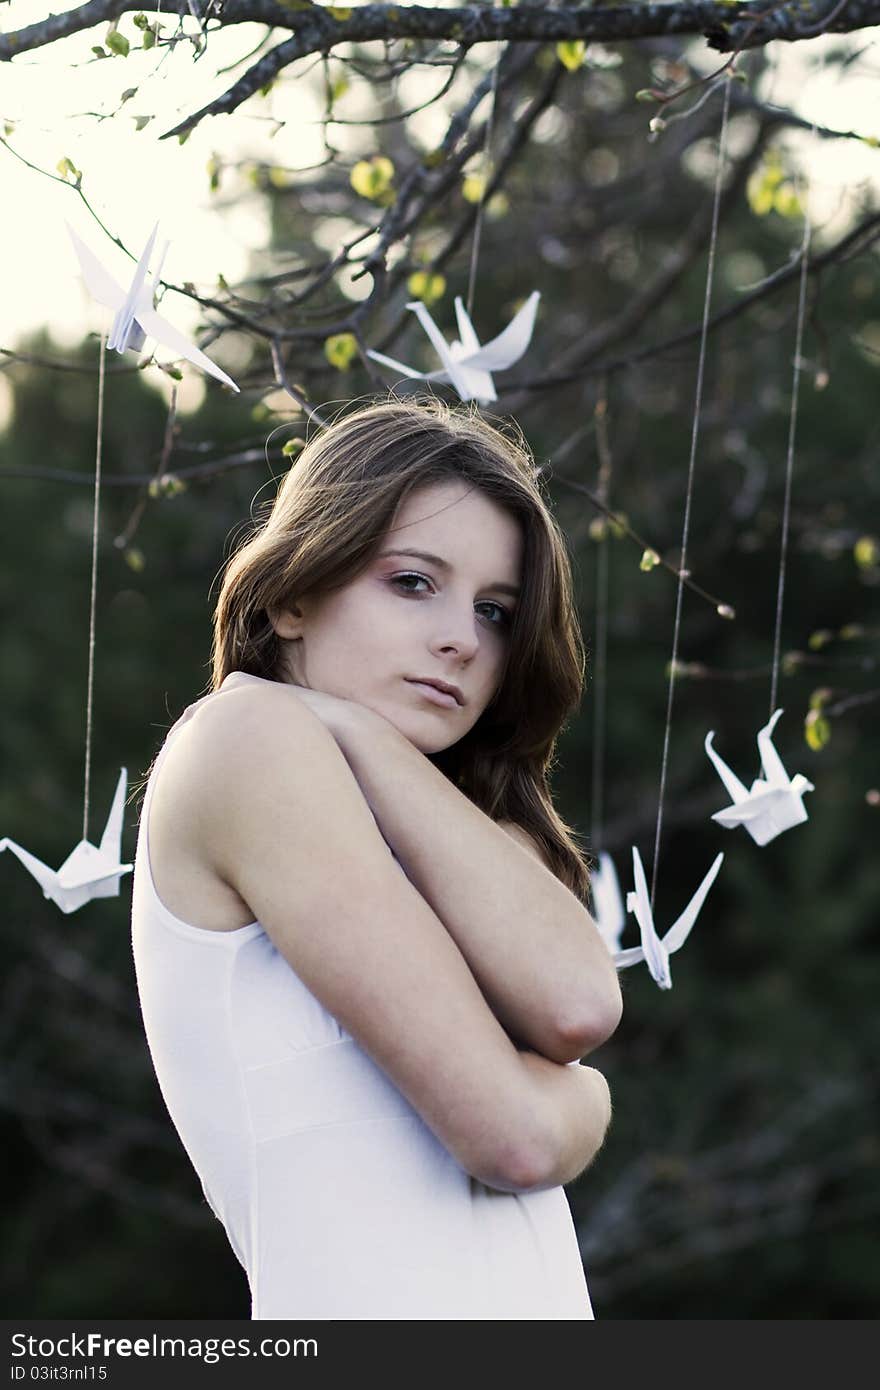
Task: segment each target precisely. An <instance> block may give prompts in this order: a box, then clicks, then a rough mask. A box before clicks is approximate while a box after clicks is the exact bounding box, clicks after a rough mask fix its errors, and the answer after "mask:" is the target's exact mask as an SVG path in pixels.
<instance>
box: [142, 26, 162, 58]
mask: <svg viewBox="0 0 880 1390" xmlns="http://www.w3.org/2000/svg"><path fill="white" fill-rule="evenodd" d="M158 32H159V26H158V24H157V25H156V26H155V28H152V27H151V28H149V29H145V30H144V45H143V46H144V52H147V51H148V50H149V49H151V48H155V46H156V35H157V34H158Z"/></svg>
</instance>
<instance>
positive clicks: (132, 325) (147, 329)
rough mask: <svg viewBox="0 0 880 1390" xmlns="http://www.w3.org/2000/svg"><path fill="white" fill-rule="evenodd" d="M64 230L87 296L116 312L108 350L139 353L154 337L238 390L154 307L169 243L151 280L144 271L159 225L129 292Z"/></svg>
mask: <svg viewBox="0 0 880 1390" xmlns="http://www.w3.org/2000/svg"><path fill="white" fill-rule="evenodd" d="M67 230H68V232H69V233H70V239H71V241H72V242H73V247H74V250H75V251H76V254H77V257H78V259H79V264H80V269H81V270H82V277H83V279H84V281H85V283H86V288H87V289H88V291H89V294H91V295H92V297H93V298H94V299H97V301H98V303H99V304H104V305H106V306H107V308H108V309H113V310H114V311H115V313H114V317H113V326H112V328H111V330H110V335H109V337H108V339H107V346H108V348H114V349H115V350H116V352H119V353H122V352H125V351H127V350H129V349H130V350H131V351H133V352H140V350H141V348H142V347H143V345H144V340H145V338H148V337H149V338H155V340H156V342H157V343H159V344H160V345H161V346H162V347H165V348H169V349H170V350H171V352H173V353H174V355H175V357H185V358H186V360H187V361H188V362H192V364H193V366H195V367H198V368H200V370H201V371H203V372H207V373H208V375H209V376H213V377H216V378H217V380H218V381H222V382H223V384H224V385H225V386H231V387H232V390H233V391H237V390H238V389H239V388H238V387H237V386H236V384H235V382H234V381H233V380H232V377H231V376H227V375H226V373H225V372H224V371H222V370H221V368H220V367H218V366H217V365H216V363H214V362H212V361H211V359H210V357H207V356H206V355H205V353H203V352H202V351H201V349H200V348H197V347H196V345H195V343H191V342H190V341H189V339H188V338H187V337H186V336H185V335H184V334H183V333H181V332H180V330H179V329H177V328H175V327H174V324H173V323H169V322H168V320H167V319H165V318H163V317H162V315H161V314H158V313H157V312H156V310H155V309H154V308H153V295H154V293H155V289H156V286H157V284H158V282H159V276H160V275H161V273H162V266H163V264H164V262H165V256H166V255H167V252H168V242H166V243H165V249H164V250H163V252H162V257H161V260H160V262H159V269H158V270H157V271H156V274H155V276H154V278H153V279H152V280H150V279H148V278H147V270H148V266H149V261H150V257H151V255H152V254H153V247H154V246H155V243H156V234H157V232H158V230H159V224H158V223H157V224H156V226H155V227H154V228H153V230H152V233H151V235H150V238H149V240H148V242H147V244H146V246H145V247H144V249H143V252H142V254H141V258H140V260H139V261H138V263H137V266H136V268H135V272H134V275H133V277H132V281H131V285H130V286H129V288H128V290H124V289H123V288H122V286H121V285H119V284H117V282H116V281H115V280H114V279H113V276H112V275H110V274H109V273H108V272H107V271H106V270H105V269H104V267H103V266H102V265H101V262H100V261H99V260H98V258H97V257H96V256H95V255H93V254H92V252H91V251H90V250H89V248H88V247H87V246H86V245H85V243H84V242H82V241H80V239H79V237H78V236H77V234H76V232H75V231H74V230H73V228H72V227H70V226H68V228H67Z"/></svg>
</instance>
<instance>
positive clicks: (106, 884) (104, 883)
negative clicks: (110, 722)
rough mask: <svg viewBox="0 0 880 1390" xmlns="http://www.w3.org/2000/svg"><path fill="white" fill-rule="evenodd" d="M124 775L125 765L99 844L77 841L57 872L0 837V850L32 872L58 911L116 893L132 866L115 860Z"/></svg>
mask: <svg viewBox="0 0 880 1390" xmlns="http://www.w3.org/2000/svg"><path fill="white" fill-rule="evenodd" d="M127 777H128V774H127V772H126V770H125V768H122V769H121V771H120V773H119V781H118V782H117V784H116V792H115V795H114V797H113V805H112V806H111V807H110V815H109V816H108V817H107V825H106V827H105V829H104V834H103V835H102V836H101V844H100V846H96V845H93V844H90V843H89V841H88V840H80V842H79V844H78V845H77V846H76V848H75V849H74V850H72V851H71V853H70V854H69V855H68V856H67V858H66V859H65V861H64V863H63V864H62V865H61V868H60V869H58V870H57V872H56V870H55V869H50V868H49V866H48V865H47V864H44V863H43V861H42V860H41V859H37V857H36V855H33V854H30V853H28V851H27V850H26V849H22V847H21V845H17V844H16V843H15V841H14V840H9V839H3V840H0V850H4V849H11V850H12V853H13V854H14V855H15V856H16V857H17V858H18V859H20V860H21V862H22V864H24V866H25V868H26V869H27V871H28V873H30V874H33V876H34V878H35V879H36V880H37V882H38V883H39V885H40V887H41V888H42V890H43V897H44V898H51V899H52V901H53V902H54V903H56V904H57V905H58V907H60V908H61V911H62V912H76V910H77V908H78V907H82V905H83V903H87V902H88V901H89V900H90V899H91V898H115V897H118V896H119V880H120V879H121V877H122V875H123V874H127V873H129V872H130V870H131V867H132V866H131V864H121V863H120V862H119V854H120V850H121V847H122V813H123V808H124V803H125V786H126V781H127Z"/></svg>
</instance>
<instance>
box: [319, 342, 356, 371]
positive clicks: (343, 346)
mask: <svg viewBox="0 0 880 1390" xmlns="http://www.w3.org/2000/svg"><path fill="white" fill-rule="evenodd" d="M324 356H325V357H326V358H327V361H328V362H329V363H330V365H331V367H336V368H337V369H338V370H339V371H340V372H344V371H346V370H347V369H348V367H350V366H351V363H352V361H353V360H354V358H355V357H356V356H357V339H356V338H355V336H354V334H353V333H335V334H334V335H333V336H332V337H330V338H328V339H327V341H326V342H325V343H324Z"/></svg>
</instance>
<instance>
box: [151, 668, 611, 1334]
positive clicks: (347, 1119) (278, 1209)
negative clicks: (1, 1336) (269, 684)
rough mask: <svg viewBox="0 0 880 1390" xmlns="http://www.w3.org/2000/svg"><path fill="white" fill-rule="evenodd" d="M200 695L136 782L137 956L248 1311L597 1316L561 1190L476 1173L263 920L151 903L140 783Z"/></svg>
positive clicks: (294, 1315)
mask: <svg viewBox="0 0 880 1390" xmlns="http://www.w3.org/2000/svg"><path fill="white" fill-rule="evenodd" d="M219 693H222V692H214V695H216V694H219ZM214 695H208V696H206V697H205V699H212V698H214ZM203 703H204V700H198V701H196V703H195V704H193V705H190V706H189V708H188V709H186V710H185V711H184V713H183V715H182V716H181V718H180V719H179V720H178V721H177V723H176V724H175V725H174V727H173V728H172V729H171V730H170V732H169V734H168V735H167V737H166V740H165V744H164V745H163V748H162V750H161V752H160V754H159V757H158V759H157V761H156V764H155V766H154V768H153V771H152V774H151V776H150V780H149V783H148V786H147V792H146V796H145V799H144V804H143V810H142V814H141V821H140V828H139V832H138V843H137V853H136V857H135V868H134V883H133V901H132V949H133V953H134V965H135V973H136V977H137V987H138V994H139V998H140V1006H141V1012H142V1015H143V1021H144V1028H145V1031H146V1036H147V1042H148V1044H149V1049H150V1053H151V1056H152V1060H153V1065H154V1067H155V1070H156V1077H157V1080H158V1082H159V1087H160V1089H161V1092H162V1096H163V1098H164V1100H165V1104H166V1106H167V1108H168V1112H169V1114H170V1116H171V1119H172V1121H173V1123H174V1126H175V1128H176V1129H177V1132H178V1134H179V1136H180V1139H181V1141H182V1143H183V1146H184V1148H185V1149H186V1152H187V1154H188V1155H189V1158H190V1160H191V1162H192V1164H193V1167H194V1168H195V1170H196V1173H197V1175H198V1177H199V1179H200V1181H201V1184H202V1189H203V1191H204V1194H205V1197H206V1199H207V1201H208V1204H209V1206H210V1207H211V1209H212V1211H213V1212H214V1214H215V1215H216V1216H217V1218H218V1219H219V1220H220V1221H221V1222H222V1223H223V1226H224V1228H225V1230H226V1234H227V1236H228V1238H229V1241H230V1244H231V1246H232V1248H233V1250H234V1252H235V1254H236V1255H237V1256H238V1259H239V1261H240V1262H241V1264H242V1266H243V1267H244V1269H245V1272H246V1274H247V1278H248V1283H249V1286H250V1293H251V1316H252V1317H253V1318H258V1319H262V1318H289V1319H308V1318H316V1319H353V1320H367V1319H382V1320H402V1319H455V1320H470V1319H479V1320H487V1319H507V1320H513V1319H517V1320H518V1319H521V1318H522V1319H550V1318H553V1319H556V1318H559V1319H562V1318H565V1319H581V1318H592V1316H593V1312H592V1309H591V1306H590V1299H589V1294H588V1292H587V1285H586V1281H585V1278H584V1271H583V1266H582V1263H581V1259H580V1253H579V1250H578V1244H577V1238H576V1236H575V1231H574V1225H573V1222H572V1218H571V1212H570V1210H569V1206H568V1201H567V1198H566V1195H565V1192H564V1190H563V1189H562V1188H561V1187H554V1188H548V1189H547V1190H545V1191H543V1192H528V1193H523V1194H518V1193H508V1192H499V1191H497V1190H495V1189H494V1188H489V1187H486V1186H485V1185H484V1184H483V1183H481V1182H478V1181H477V1180H476V1179H475V1178H472V1177H471V1176H470V1175H469V1174H468V1173H466V1172H465V1171H464V1170H463V1169H462V1168H461V1166H460V1165H459V1164H458V1162H457V1161H456V1160H455V1159H454V1158H453V1157H452V1155H451V1154H450V1153H449V1152H448V1150H447V1149H445V1148H444V1147H443V1145H442V1144H441V1143H440V1142H439V1140H438V1139H437V1138H436V1136H435V1135H434V1134H433V1132H432V1131H431V1130H430V1129H429V1128H428V1126H427V1125H426V1124H425V1122H424V1121H423V1120H422V1118H421V1116H420V1115H419V1114H418V1112H417V1111H416V1110H415V1109H414V1108H413V1107H412V1106H411V1105H410V1104H409V1102H408V1101H407V1100H406V1099H405V1098H404V1096H403V1095H402V1094H401V1093H400V1092H399V1091H398V1090H397V1088H396V1087H395V1086H394V1085H393V1083H392V1082H391V1080H390V1079H389V1078H388V1076H387V1075H386V1074H385V1073H384V1072H383V1071H382V1070H381V1068H380V1067H378V1066H377V1064H376V1063H375V1062H373V1060H372V1059H371V1058H370V1057H369V1056H368V1054H367V1053H366V1052H364V1050H363V1049H362V1048H361V1047H360V1046H359V1045H358V1043H357V1042H355V1041H354V1039H353V1038H352V1037H351V1035H350V1034H349V1033H347V1032H346V1031H345V1029H344V1028H342V1027H341V1026H340V1024H339V1023H337V1021H336V1019H335V1018H334V1017H333V1016H332V1014H330V1013H329V1012H328V1011H327V1009H325V1008H324V1006H323V1005H322V1004H321V1003H320V1002H319V1000H318V999H316V998H315V996H314V995H313V994H311V993H310V991H309V990H307V989H306V987H305V985H304V984H303V983H302V981H301V980H300V979H299V976H298V975H297V974H296V973H295V972H294V970H293V969H292V968H291V966H290V965H289V964H288V962H287V961H286V960H285V958H284V956H282V955H281V953H280V952H279V951H278V950H277V949H276V948H275V946H274V945H273V944H272V942H271V940H270V939H269V937H268V935H267V934H266V932H265V931H264V930H263V928H262V927H261V925H260V924H259V922H252V923H250V924H249V925H247V926H243V927H239V928H238V929H237V930H235V931H227V932H220V931H208V930H205V929H204V928H200V927H194V926H191V925H190V924H189V923H187V922H184V921H181V919H180V918H179V917H176V916H175V915H174V914H173V913H172V912H170V911H169V910H168V908H167V907H165V906H164V904H163V903H162V902H161V901H160V899H159V897H158V894H157V892H156V888H155V885H154V883H153V878H152V874H151V872H150V860H149V848H148V842H147V828H148V821H149V813H150V802H151V799H152V791H153V787H154V785H155V782H156V777H157V775H158V773H159V771H160V768H161V765H162V761H163V758H164V754H165V750H166V748H167V745H168V740H169V739H170V738H171V737H172V736H173V735H174V733H175V732H176V730H177V729H178V728H179V727H180V726H181V725H182V724H183V723H185V722H186V721H187V720H188V719H189V718H191V716H192V714H193V712H194V711H195V709H197V708H198V706H199V705H201V704H203ZM331 927H332V924H328V930H330V929H331Z"/></svg>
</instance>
